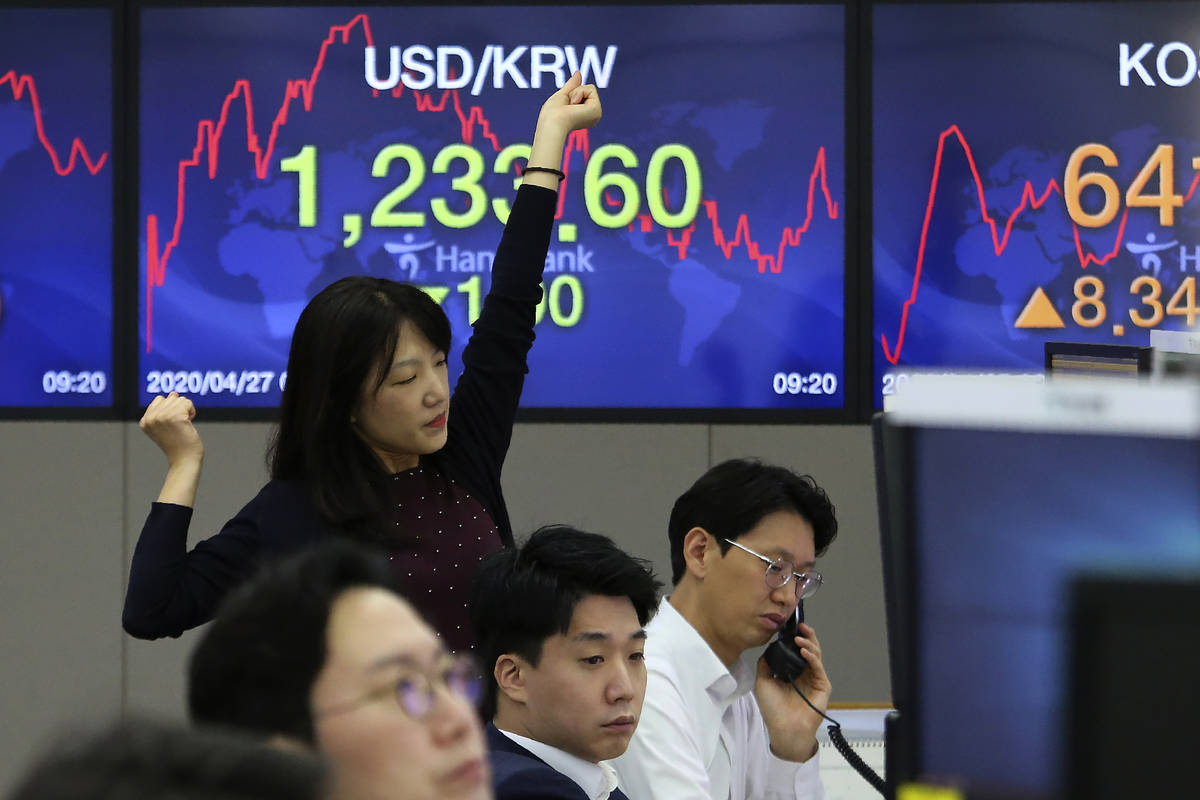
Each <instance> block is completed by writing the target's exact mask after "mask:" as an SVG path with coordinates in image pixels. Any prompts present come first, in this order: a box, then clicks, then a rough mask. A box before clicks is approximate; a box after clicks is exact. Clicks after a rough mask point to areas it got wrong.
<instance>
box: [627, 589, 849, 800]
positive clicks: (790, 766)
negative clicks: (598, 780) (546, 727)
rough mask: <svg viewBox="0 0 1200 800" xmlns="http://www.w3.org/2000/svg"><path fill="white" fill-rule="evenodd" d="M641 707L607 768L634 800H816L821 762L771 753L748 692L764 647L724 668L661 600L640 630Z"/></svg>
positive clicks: (820, 795)
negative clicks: (626, 741)
mask: <svg viewBox="0 0 1200 800" xmlns="http://www.w3.org/2000/svg"><path fill="white" fill-rule="evenodd" d="M646 634H647V638H646V668H647V672H648V680H647V685H646V701H645V703H644V704H643V705H642V716H641V719H640V720H639V721H638V727H637V731H636V732H635V733H634V735H633V739H632V740H631V741H630V743H629V749H627V750H626V751H625V754H624V755H622V756H620V757H619V758H617V759H615V760H614V762H613V763H614V765H615V766H616V768H617V770H618V771H619V772H620V775H621V786H622V789H623V791H625V793H626V794H628V795H629V796H630V797H631V798H637V800H653V799H655V798H657V799H658V800H709V799H710V798H711V800H760V799H761V798H780V799H782V798H795V800H822V799H823V798H824V796H825V790H824V787H823V786H822V784H821V778H820V764H819V757H818V756H815V755H814V756H813V757H812V758H810V759H809V760H808V761H806V762H804V763H802V764H801V763H796V762H792V761H784V760H782V759H779V758H776V757H775V756H774V755H772V754H771V750H770V740H769V738H768V736H767V727H766V723H764V722H763V718H762V712H761V711H759V709H758V702H757V700H756V699H755V697H754V694H753V693H752V691H751V690H752V689H753V688H754V681H755V676H756V673H757V665H756V662H757V660H758V657H759V656H760V655H761V653H762V650H761V649H755V650H751V651H747V652H746V653H743V654H742V657H741V658H740V659H739V660H738V661H737V662H736V663H734V665H733V667H732V669H727V668H726V667H725V665H724V664H722V663H721V660H720V659H719V658H717V654H716V653H714V652H713V650H712V648H711V647H709V646H708V643H707V642H705V641H704V639H703V637H701V636H700V634H699V633H697V631H696V629H695V628H693V627H692V625H691V623H689V622H688V621H687V620H686V619H684V618H683V616H682V615H681V614H680V613H679V612H678V611H676V610H675V608H674V607H673V606H672V605H671V604H670V603H669V602H667V598H665V597H664V598H663V600H662V602H661V603H660V604H659V607H658V614H657V615H656V616H655V617H654V619H652V620H651V621H650V624H649V625H647V626H646Z"/></svg>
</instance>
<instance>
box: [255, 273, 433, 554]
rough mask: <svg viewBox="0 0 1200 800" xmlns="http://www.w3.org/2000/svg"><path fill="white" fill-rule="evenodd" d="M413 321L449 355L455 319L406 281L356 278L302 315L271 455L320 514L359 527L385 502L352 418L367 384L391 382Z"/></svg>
mask: <svg viewBox="0 0 1200 800" xmlns="http://www.w3.org/2000/svg"><path fill="white" fill-rule="evenodd" d="M406 321H407V322H411V323H412V324H413V326H414V327H416V329H417V330H419V331H420V332H421V333H422V334H423V335H424V336H425V337H426V338H427V339H429V341H430V342H431V343H432V344H433V345H434V347H436V348H438V349H439V350H441V351H442V352H444V353H446V354H447V355H448V354H449V352H450V321H449V320H448V319H447V318H446V314H445V312H443V311H442V309H441V307H440V306H438V304H437V303H436V302H434V301H433V299H432V298H430V297H429V295H427V294H425V292H423V291H421V290H420V289H418V288H417V287H415V286H412V285H410V284H406V283H398V282H396V281H392V280H387V279H386V278H372V277H369V276H366V275H355V276H352V277H349V278H342V279H341V280H339V281H336V282H334V283H332V284H330V285H329V286H327V287H325V288H324V289H323V290H321V291H320V292H319V293H318V294H317V295H316V296H315V297H313V299H312V300H310V301H309V303H308V305H307V306H306V307H305V308H304V311H303V312H301V314H300V319H299V320H298V321H297V322H296V329H295V331H294V332H293V333H292V345H291V350H290V351H289V353H288V371H287V385H286V387H285V388H284V391H283V400H282V402H281V404H280V417H279V427H278V429H277V430H276V433H275V438H274V440H273V441H272V443H271V447H270V449H269V451H268V461H269V462H270V467H271V477H272V478H277V479H293V480H303V481H305V482H306V483H307V484H308V487H309V490H310V492H311V496H312V500H313V504H314V505H315V506H316V509H317V511H318V513H320V515H321V516H322V517H323V518H324V519H325V520H326V521H327V522H329V523H330V524H331V525H332V526H333V527H334V528H336V529H341V530H342V531H343V532H346V533H352V532H355V531H358V530H362V529H364V528H365V527H366V522H367V521H368V520H369V519H370V518H371V517H372V516H373V515H374V514H376V513H378V512H379V511H380V510H381V509H382V507H383V503H382V498H381V497H380V495H379V491H380V490H379V489H378V488H377V486H373V485H372V482H371V478H372V477H374V476H377V475H379V474H380V473H381V465H380V463H379V460H378V459H377V458H376V457H375V454H374V453H373V452H372V451H371V449H370V447H368V446H367V445H366V443H365V442H363V441H362V439H360V438H359V436H358V435H357V434H356V433H355V432H354V429H353V428H352V427H351V423H350V417H351V416H352V415H353V413H354V409H355V407H356V406H357V405H358V401H359V399H360V396H361V392H362V389H363V386H364V385H366V383H367V381H368V380H370V379H372V378H374V379H375V380H376V388H378V387H379V386H380V385H382V384H383V380H384V378H385V376H386V373H387V370H386V368H384V369H382V370H381V369H380V367H381V365H387V364H390V363H391V359H392V356H393V354H394V353H395V351H396V341H397V338H398V335H399V330H400V326H401V324H402V323H404V322H406Z"/></svg>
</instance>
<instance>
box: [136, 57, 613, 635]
mask: <svg viewBox="0 0 1200 800" xmlns="http://www.w3.org/2000/svg"><path fill="white" fill-rule="evenodd" d="M581 83H582V80H581V78H580V75H579V73H576V74H575V75H573V76H571V79H570V80H569V81H567V83H566V85H564V86H563V88H562V89H560V90H559V91H557V92H555V93H554V94H553V95H551V96H550V98H549V99H548V100H547V101H546V102H545V104H543V106H542V109H541V112H540V113H539V115H538V122H537V128H536V130H535V132H534V137H533V144H532V148H531V152H530V157H529V167H527V168H526V173H525V177H524V180H523V184H522V186H521V187H520V188H519V189H518V191H517V198H516V200H515V201H514V203H513V208H512V213H511V214H510V216H509V220H508V224H507V225H506V226H505V230H504V236H503V238H502V240H501V242H500V246H499V247H498V248H497V251H496V258H495V261H494V263H493V267H492V286H491V290H490V292H489V293H488V296H487V299H486V300H485V302H484V305H483V309H482V311H481V313H480V317H479V320H478V321H477V322H476V324H475V329H474V332H473V334H472V335H471V339H470V341H469V342H468V343H467V346H466V348H465V349H464V351H463V374H462V376H461V377H460V378H459V381H458V383H457V385H456V386H455V391H454V394H453V398H451V394H450V390H449V379H448V374H447V365H446V357H447V355H448V351H449V349H450V325H449V321H448V320H447V319H446V316H445V314H444V313H443V312H442V310H441V309H440V308H439V307H438V306H437V304H436V303H434V302H433V301H432V300H431V299H429V297H427V296H426V295H425V293H424V292H422V291H420V290H419V289H416V288H415V287H412V286H408V285H405V284H398V283H395V282H393V281H387V280H383V279H377V278H368V277H365V276H359V277H353V278H345V279H343V280H340V281H338V282H336V283H334V284H332V285H331V286H329V287H327V288H326V289H324V290H323V291H321V292H320V293H319V294H318V295H317V296H316V297H314V298H313V299H312V301H311V302H310V303H309V304H308V306H307V307H306V308H305V310H304V312H303V313H302V314H301V315H300V319H299V321H298V322H297V323H296V330H295V333H294V334H293V338H292V346H291V351H290V353H289V356H288V384H287V388H286V389H285V391H284V394H283V402H282V407H281V419H280V423H279V429H278V432H277V434H276V439H275V442H274V444H273V445H272V452H271V458H270V463H271V482H270V483H268V484H267V485H266V486H265V487H263V489H262V491H260V492H259V494H258V496H257V497H255V498H254V499H253V500H252V501H250V503H248V504H247V505H246V507H245V508H243V509H242V510H241V511H240V512H239V513H238V515H237V516H236V517H234V518H233V519H232V520H230V521H229V522H228V523H227V524H226V525H225V527H224V528H223V529H222V530H221V532H220V533H219V534H217V535H216V536H214V537H212V538H211V539H207V540H205V541H203V542H201V543H199V544H198V545H197V546H196V547H195V548H194V549H193V550H192V551H191V552H187V528H188V523H189V521H190V519H191V510H192V505H193V504H194V502H195V498H196V488H197V486H198V484H199V480H200V467H201V464H202V462H203V459H204V445H203V443H202V442H201V439H200V436H199V434H198V433H197V431H196V428H195V427H194V426H193V424H192V419H193V418H194V416H195V413H196V411H195V407H194V406H193V405H192V403H191V401H190V400H188V399H187V398H186V397H181V396H179V395H176V394H171V395H168V396H166V397H161V396H160V397H156V398H154V400H153V402H151V403H150V405H149V406H148V407H147V409H146V413H145V415H144V416H143V417H142V421H141V427H142V430H143V431H144V432H145V433H146V434H147V435H148V436H149V437H150V438H151V439H152V440H153V441H154V442H155V444H157V445H158V446H159V448H160V449H162V451H163V453H164V454H165V455H166V457H167V464H168V469H167V477H166V480H165V481H164V483H163V488H162V491H161V492H160V494H159V496H158V501H157V502H156V503H154V504H153V506H152V507H151V511H150V514H149V516H148V517H147V519H146V524H145V526H144V527H143V529H142V533H141V536H140V537H139V539H138V543H137V547H136V549H135V550H134V554H133V563H132V566H131V568H130V576H129V589H128V592H127V593H126V596H125V610H124V615H123V618H122V621H123V624H124V627H125V630H126V631H128V632H129V633H130V634H132V635H134V636H137V637H139V638H157V637H159V636H178V635H179V634H180V633H181V632H182V631H184V630H187V629H188V628H191V627H194V626H196V625H199V624H201V623H203V622H206V621H207V620H209V619H211V618H212V616H213V614H214V612H215V610H216V607H217V605H218V603H219V602H220V600H221V598H222V597H223V596H224V594H225V593H226V592H227V591H228V590H229V589H230V588H231V587H233V586H234V585H236V584H237V583H239V582H240V581H241V580H243V579H244V578H245V577H247V576H248V575H249V574H250V573H252V572H253V570H254V569H255V567H256V566H257V565H258V563H259V562H260V561H261V560H263V559H265V558H276V557H278V556H280V555H283V554H285V553H288V552H291V551H293V550H296V549H299V548H301V547H303V546H305V545H306V544H310V543H312V542H315V541H318V540H319V539H321V538H324V537H326V536H329V535H346V536H351V537H353V538H357V539H360V540H366V541H371V542H374V543H376V544H378V545H380V546H382V547H383V548H384V549H386V550H387V551H388V552H389V554H390V556H391V559H392V562H393V564H394V567H395V568H396V569H397V571H398V573H399V576H400V578H401V579H402V581H403V583H404V585H405V587H406V593H407V594H408V595H409V597H410V598H411V599H412V601H413V602H414V604H415V605H417V607H418V608H419V609H420V610H421V611H422V612H423V613H424V614H425V615H426V616H427V618H428V619H429V621H430V623H431V624H432V625H433V627H434V628H435V629H436V630H438V631H440V632H441V633H442V634H443V636H445V637H446V640H447V643H448V644H449V646H450V647H451V648H453V649H461V648H463V647H469V646H471V645H472V644H473V642H472V636H471V635H470V630H469V626H468V624H467V613H466V595H467V586H468V584H469V582H470V578H471V576H472V574H473V572H474V568H475V565H476V564H477V562H478V561H479V559H480V558H482V557H483V556H484V555H485V554H486V553H488V552H491V551H493V550H496V549H498V548H500V547H501V546H504V545H510V544H512V530H511V526H510V523H509V520H508V511H507V509H506V508H505V505H504V498H503V496H502V494H501V489H500V468H501V466H502V464H503V461H504V456H505V453H506V452H507V450H508V445H509V440H510V438H511V435H512V426H513V419H514V416H515V414H516V409H517V405H518V402H519V400H520V395H521V388H522V385H523V383H524V375H525V372H526V371H527V370H526V361H525V359H526V354H527V353H528V351H529V347H530V346H531V345H532V343H533V324H534V313H535V309H536V306H537V303H538V302H539V301H540V299H541V289H540V288H539V283H540V281H541V273H542V267H543V264H544V263H545V258H546V252H547V250H548V249H549V246H550V233H551V228H552V225H553V221H554V212H555V208H556V204H557V188H558V182H559V180H560V176H561V173H557V174H556V172H557V168H558V167H559V166H560V164H561V162H562V155H563V148H564V146H565V143H566V138H567V135H568V134H569V133H570V132H571V131H573V130H578V129H580V128H586V127H591V126H592V125H594V124H595V123H596V121H597V120H599V118H600V100H599V97H598V95H597V93H596V90H595V87H593V86H590V85H587V86H584V85H581Z"/></svg>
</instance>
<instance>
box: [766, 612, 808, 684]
mask: <svg viewBox="0 0 1200 800" xmlns="http://www.w3.org/2000/svg"><path fill="white" fill-rule="evenodd" d="M801 622H804V601H803V600H801V601H800V604H799V605H797V606H796V613H795V614H793V615H792V616H790V617H788V621H787V622H785V623H783V627H782V628H780V629H779V638H778V639H776V640H775V641H773V642H771V646H770V647H768V648H767V651H766V652H765V653H763V658H765V659H766V660H767V666H768V667H770V668H771V674H772V675H774V676H775V677H776V678H778V679H779V680H781V681H787V682H788V683H791V682H793V681H794V680H796V678H799V677H800V675H801V673H803V672H804V670H805V669H807V668H808V662H807V661H805V660H804V656H802V655H800V648H799V647H797V646H796V636H797V635H799V633H798V629H799V626H800V623H801Z"/></svg>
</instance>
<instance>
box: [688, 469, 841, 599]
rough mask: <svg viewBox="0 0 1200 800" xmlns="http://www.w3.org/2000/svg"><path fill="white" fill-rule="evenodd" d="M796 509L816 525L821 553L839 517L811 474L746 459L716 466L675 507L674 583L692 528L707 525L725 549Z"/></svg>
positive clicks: (817, 550) (826, 546)
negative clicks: (764, 520)
mask: <svg viewBox="0 0 1200 800" xmlns="http://www.w3.org/2000/svg"><path fill="white" fill-rule="evenodd" d="M776 511H793V512H795V513H797V514H799V515H800V516H801V517H803V518H804V519H805V520H807V521H808V523H809V524H810V525H812V528H813V539H814V541H813V544H814V546H815V548H816V554H817V555H818V556H819V555H823V554H824V553H825V550H826V549H828V547H829V545H830V543H831V542H833V540H834V537H836V536H837V516H836V515H835V512H834V508H833V503H831V502H829V496H828V495H826V494H825V490H824V489H822V488H821V487H820V486H818V485H817V482H816V481H815V480H813V479H812V477H811V476H809V475H800V474H797V473H795V472H792V471H791V470H790V469H787V468H786V467H778V466H772V465H770V464H763V463H762V462H761V461H758V460H755V459H747V458H735V459H730V460H729V461H723V462H721V463H720V464H717V465H716V466H715V467H712V468H711V469H709V470H708V472H705V473H704V474H703V475H701V476H700V478H699V480H697V481H696V482H695V483H693V484H692V486H691V488H690V489H688V490H687V491H686V492H684V493H683V494H682V495H680V497H679V499H678V500H676V501H675V506H674V507H673V508H672V509H671V521H670V522H669V523H668V525H667V538H668V539H669V540H670V543H671V583H673V584H678V583H679V581H680V579H681V578H682V577H683V574H684V572H686V571H687V563H686V561H685V560H684V557H683V539H684V537H685V536H687V532H688V531H690V530H691V529H692V528H703V529H704V530H706V531H708V532H709V533H711V534H712V535H713V537H714V538H715V539H716V540H717V544H718V546H720V548H721V553H722V554H724V553H728V552H729V548H730V547H732V545H730V544H729V543H728V542H726V541H725V540H726V539H731V540H736V539H738V538H740V537H741V536H742V535H743V534H745V533H747V532H749V531H750V529H751V528H753V527H754V526H755V525H757V524H758V523H759V521H760V520H762V518H763V517H765V516H767V515H768V514H772V513H774V512H776Z"/></svg>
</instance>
